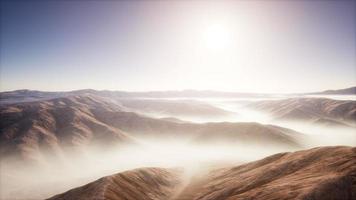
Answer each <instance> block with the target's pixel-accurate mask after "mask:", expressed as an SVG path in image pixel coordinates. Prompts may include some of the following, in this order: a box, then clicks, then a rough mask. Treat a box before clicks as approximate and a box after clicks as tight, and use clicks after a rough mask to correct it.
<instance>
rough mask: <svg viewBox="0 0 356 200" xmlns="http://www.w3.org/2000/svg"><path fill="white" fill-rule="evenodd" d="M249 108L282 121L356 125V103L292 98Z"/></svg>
mask: <svg viewBox="0 0 356 200" xmlns="http://www.w3.org/2000/svg"><path fill="white" fill-rule="evenodd" d="M249 107H252V108H255V109H258V110H261V111H266V112H268V113H270V114H272V115H273V116H274V117H275V118H276V119H282V120H294V119H295V120H310V121H316V120H319V119H328V120H329V121H330V120H335V121H336V123H337V122H348V123H356V101H348V100H347V101H346V100H345V101H344V100H333V99H326V98H291V99H283V100H273V101H272V100H270V101H261V102H256V103H252V104H250V105H249Z"/></svg>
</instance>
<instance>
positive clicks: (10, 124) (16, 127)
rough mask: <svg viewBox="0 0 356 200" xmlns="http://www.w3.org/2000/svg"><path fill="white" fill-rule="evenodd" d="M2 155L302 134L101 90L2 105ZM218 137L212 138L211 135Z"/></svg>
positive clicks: (41, 155)
mask: <svg viewBox="0 0 356 200" xmlns="http://www.w3.org/2000/svg"><path fill="white" fill-rule="evenodd" d="M0 114H1V118H2V120H1V126H0V132H1V135H0V144H1V151H0V153H1V156H2V158H5V157H7V156H10V155H16V156H19V157H21V158H22V159H25V160H41V159H46V158H56V157H61V156H62V155H63V153H70V154H73V153H75V152H81V151H82V150H85V149H86V148H87V147H93V146H98V147H100V148H108V147H110V146H113V145H119V146H120V145H125V144H132V143H137V138H141V137H154V138H157V137H162V138H166V137H169V138H175V139H183V138H192V139H194V141H198V140H199V139H198V138H199V137H200V138H204V139H201V142H209V140H208V138H218V137H220V136H221V138H225V139H222V140H226V137H228V138H229V141H228V142H229V143H231V142H235V141H236V142H238V141H240V142H248V143H258V144H274V145H278V144H279V145H290V146H299V142H298V139H297V136H299V135H300V134H299V133H297V132H295V131H292V130H289V129H284V128H281V127H271V126H269V125H262V124H258V123H205V124H195V123H188V122H182V121H172V120H166V119H158V118H151V117H147V116H143V115H140V114H137V113H135V112H131V111H128V110H127V108H125V107H123V106H122V105H121V104H119V103H117V102H116V101H111V100H110V99H107V98H102V97H97V96H95V95H80V96H69V97H60V98H55V99H51V100H44V101H35V102H24V103H16V104H8V105H2V106H1V107H0ZM210 141H212V140H210Z"/></svg>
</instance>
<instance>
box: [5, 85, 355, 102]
mask: <svg viewBox="0 0 356 200" xmlns="http://www.w3.org/2000/svg"><path fill="white" fill-rule="evenodd" d="M83 94H93V95H98V96H105V97H111V98H113V97H114V98H189V97H191V98H218V97H220V98H238V97H268V96H274V95H277V94H264V93H241V92H220V91H212V90H182V91H151V92H125V91H109V90H92V89H84V90H74V91H69V92H44V91H37V90H15V91H8V92H1V93H0V103H1V104H9V103H16V102H27V101H36V100H46V99H51V98H58V97H66V96H72V95H83ZM304 94H314V95H356V87H351V88H346V89H340V90H327V91H323V92H314V93H304ZM291 95H292V94H291ZM294 95H295V94H294ZM302 95H303V94H302ZM287 96H288V95H287Z"/></svg>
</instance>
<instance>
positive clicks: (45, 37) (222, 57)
mask: <svg viewBox="0 0 356 200" xmlns="http://www.w3.org/2000/svg"><path fill="white" fill-rule="evenodd" d="M1 2H2V3H1V87H0V89H1V90H14V89H23V88H27V89H37V90H74V89H84V88H93V89H110V90H134V91H144V90H176V89H178V90H180V89H212V90H225V91H241V92H307V91H318V90H324V89H337V88H344V87H350V86H354V85H356V58H355V57H356V50H355V48H356V39H355V37H356V28H355V26H356V22H355V19H356V16H355V15H356V9H355V7H356V3H355V1H352V0H351V1H330V0H325V1H322V0H320V1H302V0H294V1H293V0H291V1H278V0H276V1H273V0H269V1H247V0H245V1H224V2H222V1H208V0H206V1H198V0H192V1H188V0H186V1H158V0H154V1H61V2H60V1H40V0H36V1H33V2H31V1H17V2H16V1H1Z"/></svg>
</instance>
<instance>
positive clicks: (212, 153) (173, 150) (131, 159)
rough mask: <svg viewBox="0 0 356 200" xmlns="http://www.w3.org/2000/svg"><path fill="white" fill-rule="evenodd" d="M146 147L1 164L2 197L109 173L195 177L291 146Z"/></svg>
mask: <svg viewBox="0 0 356 200" xmlns="http://www.w3.org/2000/svg"><path fill="white" fill-rule="evenodd" d="M141 144H142V145H140V146H137V145H131V146H125V147H123V146H117V147H113V148H110V149H105V150H98V149H97V148H95V149H86V151H85V152H84V154H82V155H70V154H66V155H65V156H64V158H63V159H62V160H46V161H45V162H42V163H36V164H34V165H24V164H23V162H21V161H19V160H12V161H6V162H3V163H2V166H1V174H2V176H4V177H3V178H2V179H1V181H2V182H1V185H0V188H1V199H43V198H48V197H51V196H53V195H55V194H58V193H62V192H65V191H67V190H69V189H71V188H74V187H78V186H81V185H83V184H86V183H88V182H91V181H94V180H96V179H98V178H101V177H103V176H106V175H111V174H114V173H118V172H122V171H125V170H130V169H134V168H141V167H164V168H176V167H178V168H183V169H184V170H185V171H186V172H188V173H194V172H196V171H197V170H198V171H199V169H201V168H206V167H210V166H211V167H224V166H230V165H237V164H240V163H244V162H248V161H252V160H256V159H260V158H263V157H266V156H268V155H271V154H275V153H278V152H281V151H292V150H295V149H292V148H286V147H284V148H282V147H272V146H270V147H266V146H264V147H261V146H257V145H248V144H242V143H241V144H236V145H222V144H206V145H204V144H202V145H197V144H192V143H189V142H187V141H179V140H167V139H158V138H145V139H144V140H142V143H141Z"/></svg>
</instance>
